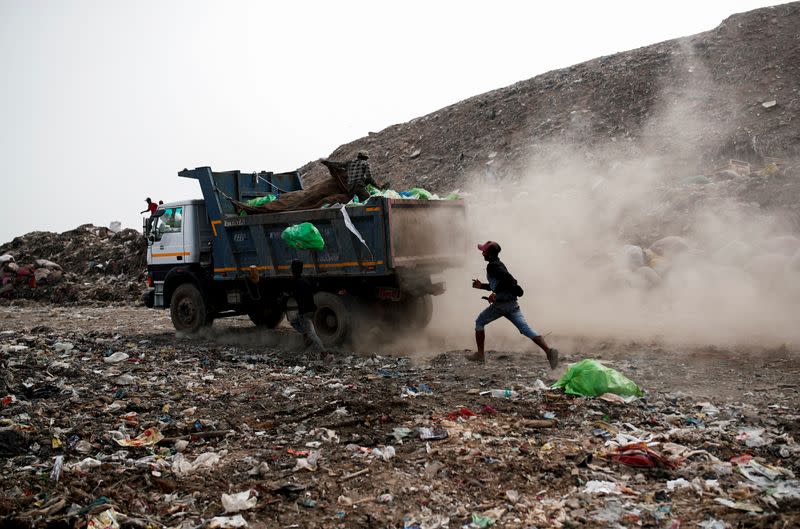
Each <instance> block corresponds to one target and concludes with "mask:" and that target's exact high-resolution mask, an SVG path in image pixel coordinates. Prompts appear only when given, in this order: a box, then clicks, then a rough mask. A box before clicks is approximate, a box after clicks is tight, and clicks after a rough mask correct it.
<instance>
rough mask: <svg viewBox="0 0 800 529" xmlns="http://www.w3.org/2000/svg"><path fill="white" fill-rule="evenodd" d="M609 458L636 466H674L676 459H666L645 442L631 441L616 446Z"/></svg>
mask: <svg viewBox="0 0 800 529" xmlns="http://www.w3.org/2000/svg"><path fill="white" fill-rule="evenodd" d="M611 460H612V461H616V462H617V463H622V464H623V465H628V466H629V467H636V468H655V467H662V468H675V467H676V466H678V465H677V462H676V461H673V460H671V459H668V458H666V457H664V456H662V455H661V454H659V453H658V452H656V451H655V450H653V449H651V448H650V447H648V446H647V443H633V444H629V445H625V446H620V447H619V448H617V450H616V452H614V453H613V454H611Z"/></svg>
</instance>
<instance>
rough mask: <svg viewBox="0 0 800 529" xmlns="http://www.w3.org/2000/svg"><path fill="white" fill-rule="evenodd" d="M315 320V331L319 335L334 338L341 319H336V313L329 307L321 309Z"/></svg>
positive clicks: (318, 310)
mask: <svg viewBox="0 0 800 529" xmlns="http://www.w3.org/2000/svg"><path fill="white" fill-rule="evenodd" d="M314 320H315V321H314V326H315V327H316V328H315V330H316V331H317V332H318V333H319V334H323V335H325V336H332V335H334V334H336V331H337V330H338V329H339V319H338V318H337V317H336V313H335V312H334V311H333V310H331V309H329V308H328V307H319V308H318V309H317V314H316V317H315V318H314Z"/></svg>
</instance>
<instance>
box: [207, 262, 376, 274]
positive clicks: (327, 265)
mask: <svg viewBox="0 0 800 529" xmlns="http://www.w3.org/2000/svg"><path fill="white" fill-rule="evenodd" d="M382 264H383V261H365V262H363V263H361V265H362V266H378V265H382ZM350 266H359V264H358V261H348V262H344V263H320V264H319V267H320V268H347V267H350ZM291 267H292V266H291V265H279V266H278V267H277V269H278V270H289V269H290V268H291ZM303 267H304V268H315V266H314V265H313V264H304V265H303ZM271 268H272V267H271V266H256V267H255V269H256V270H270V269H271ZM239 270H242V271H243V272H247V271H248V270H252V268H250V267H249V266H245V267H242V268H239ZM235 271H236V268H215V269H214V272H235Z"/></svg>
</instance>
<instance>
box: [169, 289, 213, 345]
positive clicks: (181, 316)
mask: <svg viewBox="0 0 800 529" xmlns="http://www.w3.org/2000/svg"><path fill="white" fill-rule="evenodd" d="M169 314H170V317H171V318H172V325H173V326H174V327H175V330H178V331H183V332H188V333H195V332H197V331H199V330H200V328H201V327H203V326H205V325H208V324H209V322H210V321H213V320H212V318H209V315H208V308H207V307H206V302H205V300H204V299H203V294H202V293H201V292H200V290H199V289H198V288H197V287H196V286H195V285H193V284H192V283H184V284H182V285H180V286H179V287H178V288H176V289H175V292H173V293H172V299H171V300H170V304H169Z"/></svg>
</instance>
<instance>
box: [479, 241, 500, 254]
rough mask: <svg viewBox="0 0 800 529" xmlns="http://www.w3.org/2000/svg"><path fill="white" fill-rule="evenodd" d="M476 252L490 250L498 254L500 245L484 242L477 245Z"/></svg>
mask: <svg viewBox="0 0 800 529" xmlns="http://www.w3.org/2000/svg"><path fill="white" fill-rule="evenodd" d="M478 250H480V251H482V252H485V251H489V250H492V251H494V253H500V245H499V244H497V243H496V242H494V241H486V242H485V243H483V244H479V245H478Z"/></svg>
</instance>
